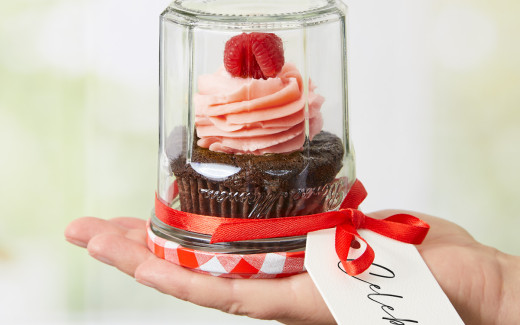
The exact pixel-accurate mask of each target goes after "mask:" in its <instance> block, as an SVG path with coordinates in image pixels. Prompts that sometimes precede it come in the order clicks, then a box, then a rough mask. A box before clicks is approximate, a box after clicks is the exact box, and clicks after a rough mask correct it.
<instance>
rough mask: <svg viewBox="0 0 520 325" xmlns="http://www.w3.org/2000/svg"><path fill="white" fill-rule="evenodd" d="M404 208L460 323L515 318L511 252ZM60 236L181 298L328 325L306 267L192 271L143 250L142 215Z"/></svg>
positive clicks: (517, 267)
mask: <svg viewBox="0 0 520 325" xmlns="http://www.w3.org/2000/svg"><path fill="white" fill-rule="evenodd" d="M396 213H403V211H380V212H376V213H373V214H370V216H371V217H374V218H385V217H388V216H390V215H392V214H396ZM406 213H410V212H406ZM411 214H413V215H415V216H417V217H419V218H421V219H423V220H425V221H426V222H428V223H429V224H430V226H431V230H430V233H429V234H428V236H427V237H426V239H425V241H424V242H423V244H421V245H419V246H418V249H419V252H420V253H421V255H422V256H423V258H424V260H425V261H426V263H427V264H428V266H429V267H430V270H431V271H432V273H433V274H434V276H435V277H436V279H437V281H438V282H439V284H440V285H441V287H442V288H443V290H444V292H445V293H446V294H447V296H448V297H449V299H450V300H451V302H452V303H453V305H454V306H455V308H456V309H457V311H458V312H459V314H460V315H461V317H462V319H463V320H464V322H465V323H466V324H516V323H517V322H518V321H520V320H519V319H518V318H515V317H518V315H516V314H517V312H516V307H515V306H516V305H517V304H518V302H519V301H520V296H518V292H520V288H519V284H520V281H519V280H517V279H516V278H518V277H519V275H520V262H519V261H518V257H513V256H509V255H506V254H503V253H501V252H499V251H497V250H495V249H493V248H490V247H486V246H483V245H481V244H479V243H478V242H476V241H475V240H474V239H473V238H472V237H471V236H470V235H469V234H468V233H467V232H466V231H465V230H464V229H463V228H461V227H459V226H457V225H455V224H453V223H451V222H448V221H446V220H442V219H439V218H435V217H431V216H427V215H424V214H419V213H411ZM65 237H66V238H67V240H68V241H70V242H71V243H73V244H75V245H78V246H81V247H86V248H87V249H88V251H89V254H90V255H91V256H92V257H94V258H96V259H98V260H100V261H101V262H104V263H106V264H109V265H112V266H115V267H116V268H118V269H119V270H121V271H122V272H124V273H127V274H129V275H131V276H134V277H135V278H136V280H137V281H138V282H140V283H142V284H144V285H147V286H149V287H152V288H155V289H157V290H159V291H160V292H163V293H165V294H168V295H172V296H174V297H177V298H179V299H182V300H187V301H190V302H192V303H195V304H198V305H201V306H205V307H210V308H216V309H220V310H222V311H224V312H227V313H231V314H237V315H246V316H249V317H252V318H259V319H274V320H278V321H280V322H282V323H285V324H302V325H303V324H335V321H334V319H333V317H332V315H331V314H330V312H329V310H328V309H327V306H326V305H325V302H324V301H323V299H322V298H321V295H320V294H319V292H318V290H317V289H316V287H315V286H314V284H313V282H312V280H311V279H310V277H309V275H308V274H307V273H303V274H299V275H295V276H291V277H287V278H280V279H265V280H261V279H254V280H244V279H226V278H218V277H213V276H209V275H203V274H199V273H195V272H192V271H190V270H188V269H185V268H183V267H180V266H178V265H175V264H172V263H169V262H167V261H165V260H162V259H160V258H158V257H156V256H155V255H154V254H153V253H151V252H150V251H149V250H148V248H147V245H146V222H145V221H144V220H140V219H135V218H115V219H112V220H108V221H107V220H102V219H97V218H91V217H86V218H81V219H78V220H75V221H73V222H71V223H70V224H69V226H68V227H67V229H66V231H65ZM515 288H516V290H515ZM215 293H218V294H215ZM515 295H516V296H515Z"/></svg>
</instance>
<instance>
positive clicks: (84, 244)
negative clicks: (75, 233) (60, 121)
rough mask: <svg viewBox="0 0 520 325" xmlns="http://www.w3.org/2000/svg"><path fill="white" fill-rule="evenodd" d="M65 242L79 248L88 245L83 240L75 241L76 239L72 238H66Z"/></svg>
mask: <svg viewBox="0 0 520 325" xmlns="http://www.w3.org/2000/svg"><path fill="white" fill-rule="evenodd" d="M65 240H66V241H68V242H69V243H71V244H74V245H76V246H79V247H83V248H86V247H87V243H85V242H84V241H82V240H78V239H74V238H70V237H65Z"/></svg>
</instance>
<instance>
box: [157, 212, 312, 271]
mask: <svg viewBox="0 0 520 325" xmlns="http://www.w3.org/2000/svg"><path fill="white" fill-rule="evenodd" d="M147 228H148V240H147V242H148V248H149V249H150V250H151V251H152V252H153V253H154V254H155V255H157V256H158V257H160V258H162V259H165V260H167V261H169V262H172V263H175V264H177V265H180V266H184V267H186V268H189V269H192V270H193V271H196V272H199V273H204V274H211V275H214V276H219V277H224V278H243V279H269V278H282V277H286V276H291V275H294V274H298V273H302V272H305V267H304V265H303V260H304V258H305V251H300V252H280V253H264V254H243V255H239V254H223V253H212V252H204V251H198V250H194V249H191V248H186V247H183V246H181V245H179V244H177V243H175V242H172V241H168V240H166V239H164V238H161V237H158V236H157V235H155V234H154V233H153V232H152V230H151V229H150V221H148V226H147Z"/></svg>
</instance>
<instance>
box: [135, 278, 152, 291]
mask: <svg viewBox="0 0 520 325" xmlns="http://www.w3.org/2000/svg"><path fill="white" fill-rule="evenodd" d="M135 280H136V281H137V282H139V283H140V284H142V285H145V286H147V287H150V288H153V289H155V284H152V283H150V282H148V281H145V280H143V279H135Z"/></svg>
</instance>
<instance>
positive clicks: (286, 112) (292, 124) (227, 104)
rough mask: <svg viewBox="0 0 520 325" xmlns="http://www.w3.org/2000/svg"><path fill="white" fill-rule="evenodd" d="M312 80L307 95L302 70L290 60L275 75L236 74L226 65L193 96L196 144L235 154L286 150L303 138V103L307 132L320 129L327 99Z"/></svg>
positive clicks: (300, 144)
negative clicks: (249, 76) (264, 76)
mask: <svg viewBox="0 0 520 325" xmlns="http://www.w3.org/2000/svg"><path fill="white" fill-rule="evenodd" d="M315 88H316V87H315V86H314V85H313V84H312V82H309V94H308V98H306V97H307V96H305V94H304V89H303V80H302V77H301V75H300V72H299V71H298V69H296V66H294V65H293V64H290V63H287V64H285V65H284V67H283V68H282V71H281V72H280V73H279V74H278V76H277V77H276V78H269V79H267V80H264V79H252V78H247V79H245V78H233V77H232V76H231V75H230V74H229V73H228V72H226V71H225V70H224V69H223V68H222V69H220V70H219V71H217V72H216V73H214V74H207V75H202V76H200V77H199V79H198V91H199V92H198V93H197V94H195V96H194V104H195V126H196V130H197V136H198V137H199V140H198V141H197V144H198V145H199V146H200V147H203V148H209V150H212V151H218V152H225V153H232V154H254V155H262V154H265V153H288V152H293V151H297V150H301V149H302V147H303V143H304V142H305V117H306V116H305V104H306V100H307V102H308V105H309V110H308V119H309V137H310V139H311V140H312V138H313V137H314V136H315V135H316V134H318V133H319V132H320V131H321V128H322V127H323V119H322V116H321V112H320V108H321V105H322V104H323V101H324V98H323V97H322V96H320V95H318V94H316V93H315V92H314V89H315Z"/></svg>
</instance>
